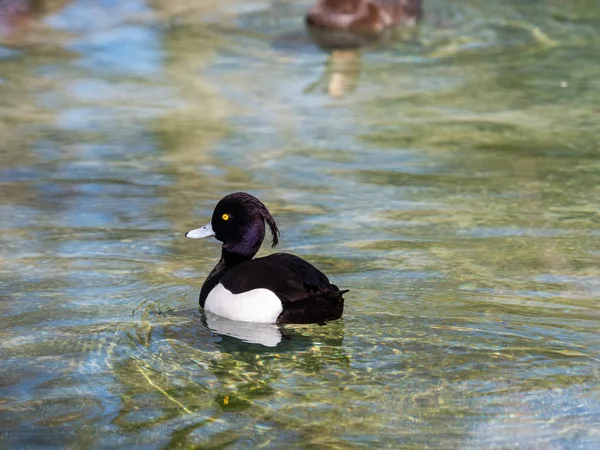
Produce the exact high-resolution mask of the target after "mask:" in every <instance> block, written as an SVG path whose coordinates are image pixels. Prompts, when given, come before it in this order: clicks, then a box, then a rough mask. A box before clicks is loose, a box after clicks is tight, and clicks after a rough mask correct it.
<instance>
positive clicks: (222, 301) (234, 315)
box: [204, 283, 283, 323]
mask: <svg viewBox="0 0 600 450" xmlns="http://www.w3.org/2000/svg"><path fill="white" fill-rule="evenodd" d="M204 309H205V310H206V311H210V312H211V313H213V314H216V315H217V316H221V317H226V318H227V319H231V320H238V321H240V322H256V323H275V322H276V321H277V317H279V314H281V311H283V306H282V305H281V300H279V297H277V296H276V295H275V294H274V293H273V292H271V291H269V290H268V289H263V288H259V289H252V290H251V291H248V292H244V293H242V294H232V293H231V291H229V290H227V289H226V288H225V287H224V286H223V285H222V284H221V283H219V284H217V285H216V286H215V287H214V288H213V289H212V291H210V292H209V293H208V297H206V303H205V304H204Z"/></svg>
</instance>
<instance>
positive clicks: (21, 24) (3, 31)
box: [0, 0, 71, 45]
mask: <svg viewBox="0 0 600 450" xmlns="http://www.w3.org/2000/svg"><path fill="white" fill-rule="evenodd" d="M70 2H71V0H0V43H3V44H8V45H11V44H20V43H22V41H24V40H25V39H26V37H27V35H28V33H29V32H30V31H31V29H32V28H33V27H34V26H35V24H36V23H38V22H39V21H41V20H42V19H43V18H44V17H45V16H47V15H50V14H53V13H55V12H57V11H59V10H61V9H62V8H64V7H65V6H66V5H67V4H68V3H70Z"/></svg>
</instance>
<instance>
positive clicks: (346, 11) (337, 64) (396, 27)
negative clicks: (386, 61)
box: [306, 0, 422, 98]
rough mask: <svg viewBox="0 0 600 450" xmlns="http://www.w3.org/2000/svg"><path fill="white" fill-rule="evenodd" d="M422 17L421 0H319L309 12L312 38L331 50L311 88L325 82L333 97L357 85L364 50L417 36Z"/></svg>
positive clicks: (353, 88)
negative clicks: (415, 26) (321, 71)
mask: <svg viewBox="0 0 600 450" xmlns="http://www.w3.org/2000/svg"><path fill="white" fill-rule="evenodd" d="M421 17H422V7H421V0H317V2H316V3H315V5H314V6H313V7H312V8H311V9H310V10H309V11H308V13H307V15H306V26H307V31H308V34H309V36H310V38H311V40H312V41H313V42H314V43H315V44H317V45H318V46H319V47H320V48H321V49H323V50H325V51H327V52H329V58H328V61H327V64H326V68H325V71H324V73H323V76H322V77H321V78H320V79H319V80H317V81H316V82H315V83H313V84H311V85H310V86H309V87H308V88H307V89H306V91H312V90H314V89H315V88H317V87H318V86H320V85H322V84H324V83H325V84H326V86H327V88H326V91H327V93H328V94H329V95H330V96H331V97H333V98H340V97H343V96H345V95H347V94H349V93H351V92H353V91H354V90H355V89H356V87H357V86H358V80H359V77H360V71H361V49H362V48H365V47H373V46H381V45H386V44H390V43H392V42H395V41H398V40H401V39H407V38H409V37H414V32H415V29H414V27H412V26H413V25H415V24H416V23H417V22H418V21H419V20H420V19H421Z"/></svg>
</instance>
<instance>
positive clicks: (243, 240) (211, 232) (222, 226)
mask: <svg viewBox="0 0 600 450" xmlns="http://www.w3.org/2000/svg"><path fill="white" fill-rule="evenodd" d="M265 222H266V223H267V225H268V226H269V228H270V230H271V235H272V236H273V239H272V241H271V243H272V246H273V247H275V246H276V245H277V243H278V242H279V229H278V228H277V224H276V223H275V219H273V216H271V213H269V210H268V209H267V207H266V206H265V205H264V204H263V203H262V202H261V201H260V200H259V199H257V198H256V197H254V196H252V195H250V194H247V193H245V192H235V193H233V194H229V195H226V196H225V197H223V198H222V199H221V200H220V201H219V203H217V206H216V207H215V210H214V212H213V215H212V219H211V221H210V223H208V224H206V225H204V226H203V227H200V228H196V229H194V230H191V231H188V232H187V233H186V234H185V236H186V237H188V238H192V239H200V238H204V237H209V236H214V237H215V238H216V239H217V240H219V241H221V242H222V243H223V250H222V252H223V258H224V259H225V260H226V261H227V262H236V261H243V260H247V259H252V257H253V256H254V255H255V254H256V253H257V252H258V250H259V249H260V246H261V244H262V242H263V240H264V238H265Z"/></svg>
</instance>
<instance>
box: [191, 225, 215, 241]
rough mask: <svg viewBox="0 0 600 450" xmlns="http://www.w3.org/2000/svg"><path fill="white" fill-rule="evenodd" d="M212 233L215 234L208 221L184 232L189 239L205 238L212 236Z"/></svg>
mask: <svg viewBox="0 0 600 450" xmlns="http://www.w3.org/2000/svg"><path fill="white" fill-rule="evenodd" d="M214 235H215V232H214V231H213V229H212V225H211V224H210V223H207V224H206V225H204V226H203V227H200V228H196V229H195V230H190V231H188V232H187V233H185V237H188V238H191V239H200V238H205V237H209V236H214Z"/></svg>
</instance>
